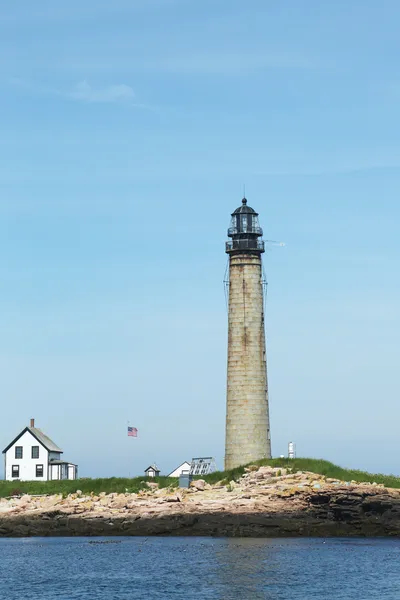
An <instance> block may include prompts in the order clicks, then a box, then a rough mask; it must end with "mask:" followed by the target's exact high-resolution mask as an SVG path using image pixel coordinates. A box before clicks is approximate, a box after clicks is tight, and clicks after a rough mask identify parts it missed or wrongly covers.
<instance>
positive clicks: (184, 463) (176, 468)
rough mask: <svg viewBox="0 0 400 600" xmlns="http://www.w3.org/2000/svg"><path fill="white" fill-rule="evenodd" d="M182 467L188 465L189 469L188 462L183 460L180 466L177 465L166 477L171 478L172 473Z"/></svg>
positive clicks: (189, 464)
mask: <svg viewBox="0 0 400 600" xmlns="http://www.w3.org/2000/svg"><path fill="white" fill-rule="evenodd" d="M183 465H188V466H189V467H190V466H191V463H190V462H189V461H188V460H184V461H183V463H181V464H180V465H178V466H177V467H175V469H172V471H171V473H170V474H169V475H167V477H171V475H172V473H175V471H177V470H178V469H180V468H181V467H183Z"/></svg>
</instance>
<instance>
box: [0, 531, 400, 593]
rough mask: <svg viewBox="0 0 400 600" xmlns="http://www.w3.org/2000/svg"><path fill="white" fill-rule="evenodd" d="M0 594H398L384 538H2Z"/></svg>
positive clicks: (398, 544)
mask: <svg viewBox="0 0 400 600" xmlns="http://www.w3.org/2000/svg"><path fill="white" fill-rule="evenodd" d="M0 598H1V599H2V600H25V599H29V600H46V599H48V600H53V599H54V600H55V599H57V600H73V599H75V598H76V599H79V600H86V599H90V600H120V599H121V600H127V599H130V598H140V599H146V598H149V599H153V598H154V599H158V598H162V599H168V598H176V599H178V598H185V599H186V598H202V599H203V600H204V599H208V598H213V599H214V598H216V599H219V598H220V599H222V600H230V599H235V600H243V599H246V598H251V599H255V600H256V599H258V598H259V599H260V600H261V599H267V600H286V599H287V600H312V599H313V598H318V599H319V600H331V599H345V600H369V599H370V598H380V599H381V600H399V599H400V541H397V540H392V539H389V540H388V539H356V540H354V539H327V540H322V539H321V540H320V539H281V540H271V539H222V538H218V539H215V538H94V539H93V538H64V539H57V538H27V539H0Z"/></svg>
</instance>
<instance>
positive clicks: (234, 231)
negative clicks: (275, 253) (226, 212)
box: [226, 198, 264, 254]
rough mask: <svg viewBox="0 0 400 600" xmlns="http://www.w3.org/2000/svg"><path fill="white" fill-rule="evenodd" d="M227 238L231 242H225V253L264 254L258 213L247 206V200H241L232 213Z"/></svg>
mask: <svg viewBox="0 0 400 600" xmlns="http://www.w3.org/2000/svg"><path fill="white" fill-rule="evenodd" d="M231 216H232V219H231V225H230V227H229V229H228V237H230V238H232V241H229V242H226V252H228V253H239V252H245V253H250V254H261V253H262V252H264V242H263V241H262V239H261V238H262V234H263V230H262V229H261V227H260V224H259V222H258V213H256V211H255V210H254V209H253V208H251V206H247V199H246V198H243V200H242V205H241V206H239V208H237V209H236V210H235V211H234V212H233V213H232V215H231Z"/></svg>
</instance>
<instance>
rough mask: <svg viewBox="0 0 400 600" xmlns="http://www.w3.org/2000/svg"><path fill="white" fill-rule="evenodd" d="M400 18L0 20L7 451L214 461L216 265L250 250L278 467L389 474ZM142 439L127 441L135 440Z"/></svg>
mask: <svg viewBox="0 0 400 600" xmlns="http://www.w3.org/2000/svg"><path fill="white" fill-rule="evenodd" d="M399 19H400V5H399V3H398V2H396V1H395V0H386V1H385V2H384V3H376V2H375V1H372V0H352V2H348V1H347V0H346V1H345V0H337V1H336V2H334V3H333V2H332V3H325V2H320V0H318V1H317V0H305V1H304V2H301V3H300V2H297V1H296V0H288V1H286V2H285V1H284V2H282V1H281V2H278V1H270V0H248V1H247V2H243V1H238V0H229V1H228V0H203V1H202V2H196V1H194V0H193V1H192V0H146V1H144V0H142V1H141V2H138V1H137V0H114V1H113V2H112V3H111V2H109V1H108V0H107V1H105V0H96V1H94V0H85V1H84V2H82V1H79V2H78V1H77V0H70V1H69V2H67V3H58V2H53V1H50V0H48V1H44V0H36V1H35V2H34V3H33V2H30V1H28V0H21V1H20V2H13V3H7V6H6V5H4V6H3V7H2V9H1V12H0V88H1V89H0V91H1V98H2V103H1V105H2V110H1V112H0V131H1V136H0V191H1V193H0V275H1V296H0V307H1V311H0V330H1V336H0V394H1V399H2V419H1V425H0V440H1V443H2V444H3V447H4V446H6V444H7V443H8V442H9V441H10V440H11V439H12V438H13V437H14V436H15V435H16V434H17V432H18V431H19V430H20V429H21V428H22V427H23V426H24V425H25V424H28V421H29V418H30V417H31V416H33V417H35V418H36V423H37V425H38V426H39V427H42V429H43V430H44V431H45V432H46V433H48V435H50V436H51V437H53V438H54V440H55V441H56V443H58V444H59V445H61V446H62V447H63V449H64V450H65V456H66V458H68V459H70V460H72V461H74V462H78V463H79V465H80V473H81V475H82V476H83V475H85V476H90V475H92V476H100V475H104V476H107V475H114V474H115V475H128V474H131V475H132V474H136V473H141V472H142V471H143V470H144V469H145V468H146V467H147V466H148V464H149V463H151V462H153V461H156V462H157V463H158V465H159V466H160V468H161V470H162V472H164V473H166V472H168V471H169V470H172V469H173V468H174V467H175V466H177V464H179V463H180V462H181V461H183V460H187V459H190V458H191V457H192V456H198V455H213V456H215V457H216V459H217V462H218V464H219V466H222V459H223V453H224V418H225V377H226V341H227V315H226V307H225V300H224V292H223V278H224V272H225V268H226V260H227V259H226V255H225V253H224V242H225V237H226V228H227V227H228V225H229V218H230V213H231V212H232V211H233V210H234V209H235V208H236V207H237V206H238V205H239V204H240V200H241V196H242V190H243V184H245V185H246V195H247V197H248V199H249V204H250V205H251V206H253V207H254V208H255V209H256V210H258V212H259V213H260V221H261V224H262V226H263V228H264V232H265V234H266V235H265V237H267V238H270V239H278V240H283V241H285V242H286V247H284V248H279V247H271V248H270V250H269V251H268V253H267V254H266V255H265V267H266V271H267V273H268V280H269V291H268V309H267V337H268V366H269V386H270V404H271V422H272V445H273V453H274V454H275V455H279V454H281V453H285V452H286V451H287V442H288V441H290V440H293V441H295V442H296V444H297V451H298V454H299V455H302V456H305V455H308V456H318V457H324V458H328V459H331V460H333V461H336V462H338V463H340V464H342V465H345V466H351V467H360V468H366V469H371V470H379V471H385V472H395V473H397V474H400V467H399V463H398V460H397V445H398V425H397V419H398V418H400V408H399V395H400V384H399V379H398V374H397V371H398V354H399V351H398V341H399V334H400V320H399V309H398V307H399V300H400V285H399V281H398V264H399V257H400V241H399V235H398V230H399V218H400V208H399V193H400V141H399V140H400V137H399V134H400V119H399V112H400V72H399V65H398V56H399V53H400V40H399V36H398V23H399ZM128 419H129V420H130V423H131V424H132V425H135V426H136V427H138V429H139V434H140V437H139V438H138V439H137V440H134V439H131V438H128V437H127V435H126V425H127V420H128Z"/></svg>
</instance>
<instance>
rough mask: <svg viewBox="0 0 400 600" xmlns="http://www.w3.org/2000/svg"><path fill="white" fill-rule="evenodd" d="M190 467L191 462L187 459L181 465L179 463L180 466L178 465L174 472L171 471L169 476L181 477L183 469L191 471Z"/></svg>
mask: <svg viewBox="0 0 400 600" xmlns="http://www.w3.org/2000/svg"><path fill="white" fill-rule="evenodd" d="M190 467H191V463H189V462H187V460H185V462H183V463H182V464H181V465H179V467H176V469H174V470H173V471H172V473H170V474H169V475H168V477H180V475H182V472H183V471H186V472H188V473H189V471H190Z"/></svg>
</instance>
